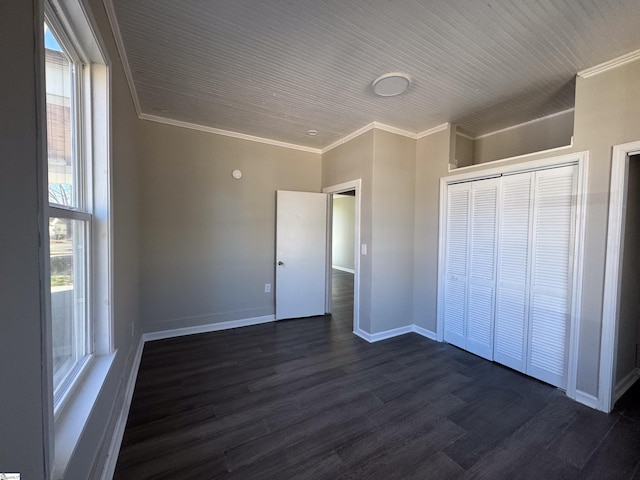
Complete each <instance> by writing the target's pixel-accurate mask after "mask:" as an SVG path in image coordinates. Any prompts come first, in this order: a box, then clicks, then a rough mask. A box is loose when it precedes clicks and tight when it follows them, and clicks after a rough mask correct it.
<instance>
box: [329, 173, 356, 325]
mask: <svg viewBox="0 0 640 480" xmlns="http://www.w3.org/2000/svg"><path fill="white" fill-rule="evenodd" d="M352 190H355V192H356V196H355V210H356V211H355V232H354V241H353V243H354V245H353V253H354V255H353V263H354V264H353V270H354V274H353V331H354V333H355V332H358V331H360V218H361V216H360V211H361V210H360V208H361V203H362V200H361V197H362V195H361V191H362V179H360V178H358V179H355V180H351V181H348V182H343V183H339V184H337V185H331V186H329V187H324V188H323V189H322V193H327V194H329V198H330V201H329V209H328V211H327V226H328V228H327V296H326V307H325V310H326V311H327V312H331V252H332V248H333V246H332V241H331V233H332V232H331V226H332V219H333V194H334V193H344V192H349V191H352Z"/></svg>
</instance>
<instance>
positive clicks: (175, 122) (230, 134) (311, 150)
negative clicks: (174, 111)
mask: <svg viewBox="0 0 640 480" xmlns="http://www.w3.org/2000/svg"><path fill="white" fill-rule="evenodd" d="M139 118H140V119H141V120H148V121H150V122H156V123H164V124H166V125H172V126H174V127H181V128H188V129H190V130H198V131H200V132H206V133H214V134H216V135H223V136H225V137H232V138H239V139H241V140H248V141H250V142H258V143H265V144H267V145H273V146H275V147H284V148H291V149H293V150H300V151H302V152H307V153H317V154H320V153H322V151H321V150H320V149H319V148H312V147H305V146H304V145H296V144H294V143H287V142H280V141H278V140H271V139H270V138H262V137H255V136H253V135H247V134H245V133H238V132H231V131H229V130H221V129H219V128H213V127H206V126H204V125H199V124H197V123H189V122H181V121H179V120H173V119H171V118H165V117H159V116H157V115H149V114H147V113H143V114H141V115H140V116H139Z"/></svg>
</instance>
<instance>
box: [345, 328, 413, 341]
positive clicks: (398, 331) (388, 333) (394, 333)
mask: <svg viewBox="0 0 640 480" xmlns="http://www.w3.org/2000/svg"><path fill="white" fill-rule="evenodd" d="M413 328H414V325H406V326H404V327H398V328H392V329H391V330H385V331H384V332H377V333H367V332H365V331H364V330H360V329H357V330H356V329H354V330H353V333H354V334H356V335H357V336H359V337H360V338H362V339H364V340H366V341H367V342H369V343H375V342H381V341H382V340H387V339H388V338H393V337H398V336H400V335H405V334H407V333H413V331H414V330H413Z"/></svg>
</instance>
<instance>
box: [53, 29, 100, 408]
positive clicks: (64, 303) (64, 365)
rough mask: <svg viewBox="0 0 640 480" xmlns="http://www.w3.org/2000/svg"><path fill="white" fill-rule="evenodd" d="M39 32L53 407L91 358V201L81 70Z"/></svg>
mask: <svg viewBox="0 0 640 480" xmlns="http://www.w3.org/2000/svg"><path fill="white" fill-rule="evenodd" d="M44 30H45V31H44V38H45V85H46V95H47V100H46V112H47V170H48V178H49V184H48V193H49V195H48V197H49V209H48V213H49V215H48V216H49V258H50V265H49V268H50V285H51V335H52V353H53V389H54V403H55V404H56V405H58V404H59V403H60V399H61V398H62V397H63V396H64V393H65V392H66V391H68V389H69V387H70V385H71V383H73V380H74V379H75V378H76V377H77V375H78V373H79V371H80V370H81V368H82V366H83V365H84V364H85V362H86V361H87V358H88V355H89V354H90V353H91V346H90V345H89V338H90V335H89V333H90V330H89V324H88V318H89V315H88V309H89V307H90V305H89V301H90V299H89V298H88V296H87V293H88V288H87V282H88V280H89V275H88V270H89V261H88V248H87V246H88V245H90V244H91V223H92V215H91V205H92V202H91V199H90V198H89V196H88V192H87V189H86V188H85V185H86V184H87V183H88V182H87V178H86V173H87V172H88V170H89V169H88V168H86V167H87V165H86V164H87V161H88V158H87V156H86V155H85V152H84V151H82V149H81V148H80V140H81V135H80V133H81V131H82V127H83V123H84V122H83V120H84V119H83V116H82V109H81V105H82V101H81V100H82V98H81V95H80V89H81V86H82V79H81V77H80V75H79V72H81V71H82V68H83V66H82V63H81V62H79V60H78V56H77V54H76V53H75V52H74V51H73V49H72V45H70V44H68V43H67V42H65V41H64V40H62V39H63V38H64V37H63V32H62V31H59V30H57V29H54V27H52V26H51V24H50V23H49V22H45V24H44ZM65 44H66V45H65ZM63 45H64V46H63Z"/></svg>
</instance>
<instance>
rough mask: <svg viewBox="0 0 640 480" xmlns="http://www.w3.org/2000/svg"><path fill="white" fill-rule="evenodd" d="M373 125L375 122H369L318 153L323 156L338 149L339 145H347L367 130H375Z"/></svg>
mask: <svg viewBox="0 0 640 480" xmlns="http://www.w3.org/2000/svg"><path fill="white" fill-rule="evenodd" d="M375 124H376V122H371V123H370V124H368V125H365V126H364V127H362V128H359V129H358V130H356V131H355V132H352V133H350V134H349V135H345V136H344V137H342V138H340V139H338V140H336V141H335V142H333V143H332V144H330V145H329V146H327V147H324V148H323V149H322V150H321V151H320V153H322V154H325V153H327V152H328V151H330V150H333V149H334V148H336V147H339V146H340V145H342V144H343V143H347V142H348V141H349V140H353V139H354V138H356V137H359V136H360V135H362V134H363V133H366V132H368V131H369V130H372V129H373V128H375Z"/></svg>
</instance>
